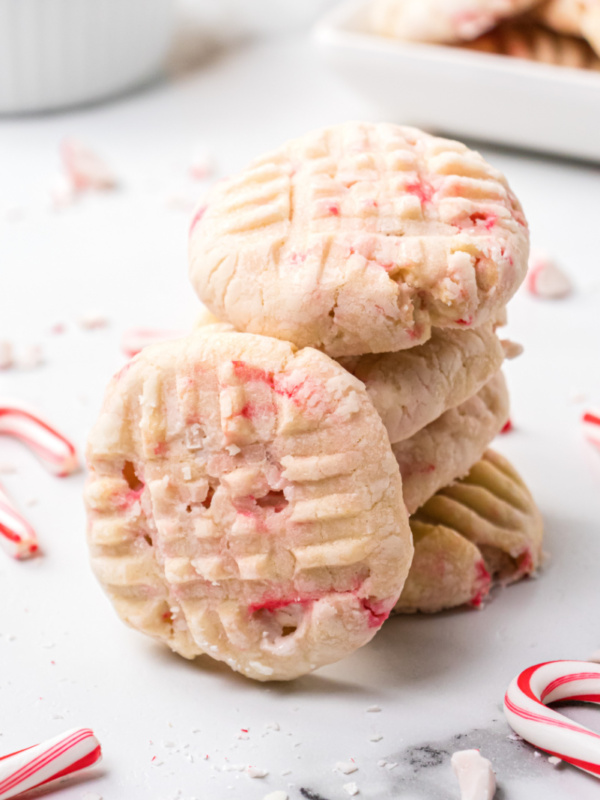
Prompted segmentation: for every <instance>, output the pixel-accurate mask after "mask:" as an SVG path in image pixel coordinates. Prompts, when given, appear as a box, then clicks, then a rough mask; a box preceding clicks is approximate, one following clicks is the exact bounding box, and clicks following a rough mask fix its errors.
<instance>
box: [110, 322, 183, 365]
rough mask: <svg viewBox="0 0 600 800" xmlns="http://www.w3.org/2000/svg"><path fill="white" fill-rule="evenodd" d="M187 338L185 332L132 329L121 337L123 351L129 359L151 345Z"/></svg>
mask: <svg viewBox="0 0 600 800" xmlns="http://www.w3.org/2000/svg"><path fill="white" fill-rule="evenodd" d="M182 336H185V333H184V332H183V331H167V330H159V329H153V328H130V329H129V330H128V331H125V333H124V334H123V336H122V337H121V350H122V351H123V353H124V354H125V355H126V356H127V357H128V358H133V356H137V354H138V353H139V352H140V351H141V350H143V349H144V347H147V346H148V345H150V344H157V343H158V342H166V341H167V340H169V339H178V338H180V337H182Z"/></svg>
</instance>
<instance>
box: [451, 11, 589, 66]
mask: <svg viewBox="0 0 600 800" xmlns="http://www.w3.org/2000/svg"><path fill="white" fill-rule="evenodd" d="M464 46H465V47H468V49H469V50H478V51H480V52H483V53H494V54H495V55H504V56H512V57H513V58H524V59H526V60H528V61H537V62H539V63H541V64H552V65H553V66H556V67H572V68H576V69H592V70H600V58H598V56H597V55H596V53H595V52H594V50H593V49H592V48H591V47H590V45H589V44H588V43H587V42H585V41H584V40H583V39H580V38H578V37H576V36H567V35H566V34H563V33H556V32H555V31H553V30H549V29H548V28H546V27H544V26H543V25H540V24H537V23H536V22H534V21H532V20H530V19H525V20H515V21H511V22H506V23H504V24H503V25H499V26H498V27H497V28H495V29H494V30H493V31H490V32H489V33H486V34H485V36H481V37H480V38H479V39H476V40H475V41H474V42H469V44H468V45H464Z"/></svg>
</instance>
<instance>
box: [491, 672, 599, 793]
mask: <svg viewBox="0 0 600 800" xmlns="http://www.w3.org/2000/svg"><path fill="white" fill-rule="evenodd" d="M565 700H578V701H583V702H587V703H597V704H600V667H598V666H597V665H596V664H594V663H592V662H589V661H548V662H545V663H543V664H536V665H535V666H533V667H529V668H528V669H526V670H524V671H523V672H522V673H521V674H520V675H518V676H517V677H516V678H515V679H514V680H513V681H512V683H511V684H510V686H509V687H508V690H507V692H506V695H505V697H504V714H505V716H506V719H507V721H508V724H509V725H510V727H511V728H512V729H513V730H514V731H515V733H518V734H519V736H522V737H523V739H525V740H526V741H527V742H529V743H530V744H532V745H534V746H535V747H538V748H540V750H544V751H545V752H546V753H548V754H550V755H553V756H556V757H557V758H561V759H562V760H563V761H568V762H569V763H570V764H573V766H575V767H579V769H582V770H584V771H585V772H589V773H590V774H591V775H595V776H596V777H597V778H598V777H600V734H598V733H596V732H595V731H591V730H590V729H589V728H585V727H584V726H583V725H579V724H578V723H576V722H574V721H572V720H571V719H569V718H568V717H565V716H563V715H562V714H559V713H558V711H554V710H553V709H551V708H547V707H546V706H547V705H548V704H550V703H558V702H559V701H565Z"/></svg>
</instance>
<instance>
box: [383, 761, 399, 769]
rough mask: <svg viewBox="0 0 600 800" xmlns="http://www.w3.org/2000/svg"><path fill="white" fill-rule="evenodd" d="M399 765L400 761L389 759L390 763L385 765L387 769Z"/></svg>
mask: <svg viewBox="0 0 600 800" xmlns="http://www.w3.org/2000/svg"><path fill="white" fill-rule="evenodd" d="M397 766H398V762H397V761H388V763H387V764H386V765H385V768H386V769H396V767H397Z"/></svg>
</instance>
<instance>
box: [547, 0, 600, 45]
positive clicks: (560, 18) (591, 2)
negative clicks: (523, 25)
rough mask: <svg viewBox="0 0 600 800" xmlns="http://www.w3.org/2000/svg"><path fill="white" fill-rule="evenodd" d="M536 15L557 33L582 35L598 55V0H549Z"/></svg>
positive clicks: (599, 29) (599, 26)
mask: <svg viewBox="0 0 600 800" xmlns="http://www.w3.org/2000/svg"><path fill="white" fill-rule="evenodd" d="M536 16H537V17H538V19H540V20H541V21H542V22H543V23H544V24H545V25H548V27H549V28H552V29H553V30H555V31H558V32H559V33H567V34H571V35H572V36H582V37H583V38H584V39H587V41H588V42H589V43H590V45H591V46H592V47H593V48H594V50H595V51H596V53H597V54H598V55H599V56H600V2H598V0H549V2H546V3H544V4H543V5H542V6H541V8H540V9H539V10H536Z"/></svg>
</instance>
